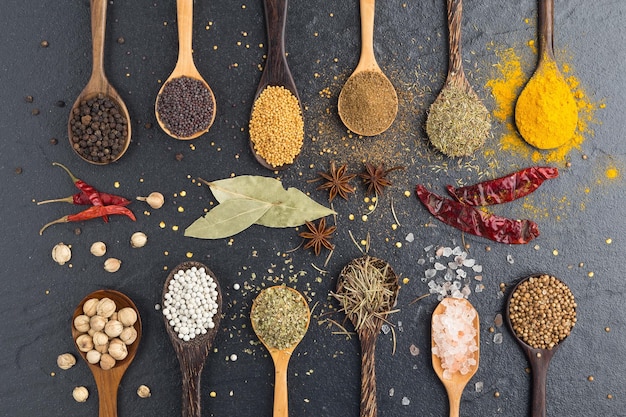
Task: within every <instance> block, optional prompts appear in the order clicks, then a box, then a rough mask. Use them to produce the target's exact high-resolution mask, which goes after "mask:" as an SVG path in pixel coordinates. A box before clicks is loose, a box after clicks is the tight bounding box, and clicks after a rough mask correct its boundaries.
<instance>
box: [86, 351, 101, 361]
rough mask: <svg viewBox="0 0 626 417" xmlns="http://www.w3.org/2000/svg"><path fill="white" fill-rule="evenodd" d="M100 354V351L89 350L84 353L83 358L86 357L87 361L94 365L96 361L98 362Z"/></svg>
mask: <svg viewBox="0 0 626 417" xmlns="http://www.w3.org/2000/svg"><path fill="white" fill-rule="evenodd" d="M101 356H102V354H101V353H100V352H98V351H97V350H90V351H89V352H87V354H86V355H85V358H86V359H87V362H89V363H90V364H92V365H95V364H97V363H98V362H100V357H101Z"/></svg>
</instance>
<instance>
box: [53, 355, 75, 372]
mask: <svg viewBox="0 0 626 417" xmlns="http://www.w3.org/2000/svg"><path fill="white" fill-rule="evenodd" d="M57 365H58V367H59V368H61V369H63V370H67V369H70V368H71V367H72V366H74V365H76V358H75V357H74V355H72V354H71V353H63V354H61V355H59V356H58V357H57Z"/></svg>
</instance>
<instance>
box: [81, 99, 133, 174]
mask: <svg viewBox="0 0 626 417" xmlns="http://www.w3.org/2000/svg"><path fill="white" fill-rule="evenodd" d="M70 129H71V132H72V133H71V141H72V146H73V147H74V150H75V151H76V152H78V154H79V155H81V156H82V157H83V158H85V159H87V160H88V161H93V162H97V163H109V162H113V161H115V160H116V159H117V158H118V157H119V155H120V153H121V152H122V151H123V150H124V147H125V144H126V143H125V142H126V137H127V136H128V120H126V117H125V116H124V115H123V114H122V112H121V111H120V109H119V107H118V105H117V103H115V101H113V100H111V98H109V97H107V96H105V95H103V94H99V95H98V96H96V97H94V98H92V99H89V100H83V101H82V102H81V103H80V106H78V107H77V108H75V109H73V113H72V117H71V120H70Z"/></svg>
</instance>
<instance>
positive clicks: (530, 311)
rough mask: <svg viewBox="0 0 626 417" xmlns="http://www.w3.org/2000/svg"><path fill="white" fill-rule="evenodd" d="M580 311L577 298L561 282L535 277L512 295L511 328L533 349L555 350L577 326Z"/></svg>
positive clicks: (543, 276)
mask: <svg viewBox="0 0 626 417" xmlns="http://www.w3.org/2000/svg"><path fill="white" fill-rule="evenodd" d="M576 307H577V304H576V301H575V300H574V295H573V294H572V292H571V291H570V289H569V288H568V286H567V285H565V284H564V283H563V282H562V281H560V280H559V279H558V278H555V277H553V276H550V275H540V276H537V277H531V278H529V279H528V280H526V281H524V282H522V283H521V284H520V285H519V286H518V287H517V288H516V289H515V292H513V294H511V301H510V303H509V318H510V320H511V327H512V328H513V331H514V332H515V333H516V334H517V335H518V336H519V337H520V338H521V339H522V340H523V341H524V342H526V344H528V345H530V346H532V347H533V348H536V349H552V348H554V347H555V346H556V345H557V344H558V343H560V342H561V341H563V339H565V338H566V337H567V336H569V334H570V332H571V330H572V328H573V327H574V324H576Z"/></svg>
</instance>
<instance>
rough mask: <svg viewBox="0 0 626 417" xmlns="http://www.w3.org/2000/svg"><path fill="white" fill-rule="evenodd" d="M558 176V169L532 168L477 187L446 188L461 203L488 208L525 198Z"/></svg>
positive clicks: (449, 186)
mask: <svg viewBox="0 0 626 417" xmlns="http://www.w3.org/2000/svg"><path fill="white" fill-rule="evenodd" d="M558 176H559V170H558V168H552V167H530V168H526V169H523V170H521V171H518V172H514V173H513V174H510V175H507V176H504V177H501V178H496V179H494V180H489V181H484V182H481V183H478V184H475V185H470V186H467V187H461V188H454V187H452V186H451V185H448V186H447V187H446V188H447V190H448V194H450V195H451V196H452V197H454V198H455V199H456V200H457V201H459V202H461V203H464V204H469V205H470V206H488V205H492V204H500V203H507V202H509V201H513V200H516V199H518V198H522V197H525V196H527V195H528V194H530V193H532V192H533V191H535V190H536V189H537V188H539V186H540V185H541V184H542V183H543V182H544V181H545V180H548V179H552V178H556V177H558Z"/></svg>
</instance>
